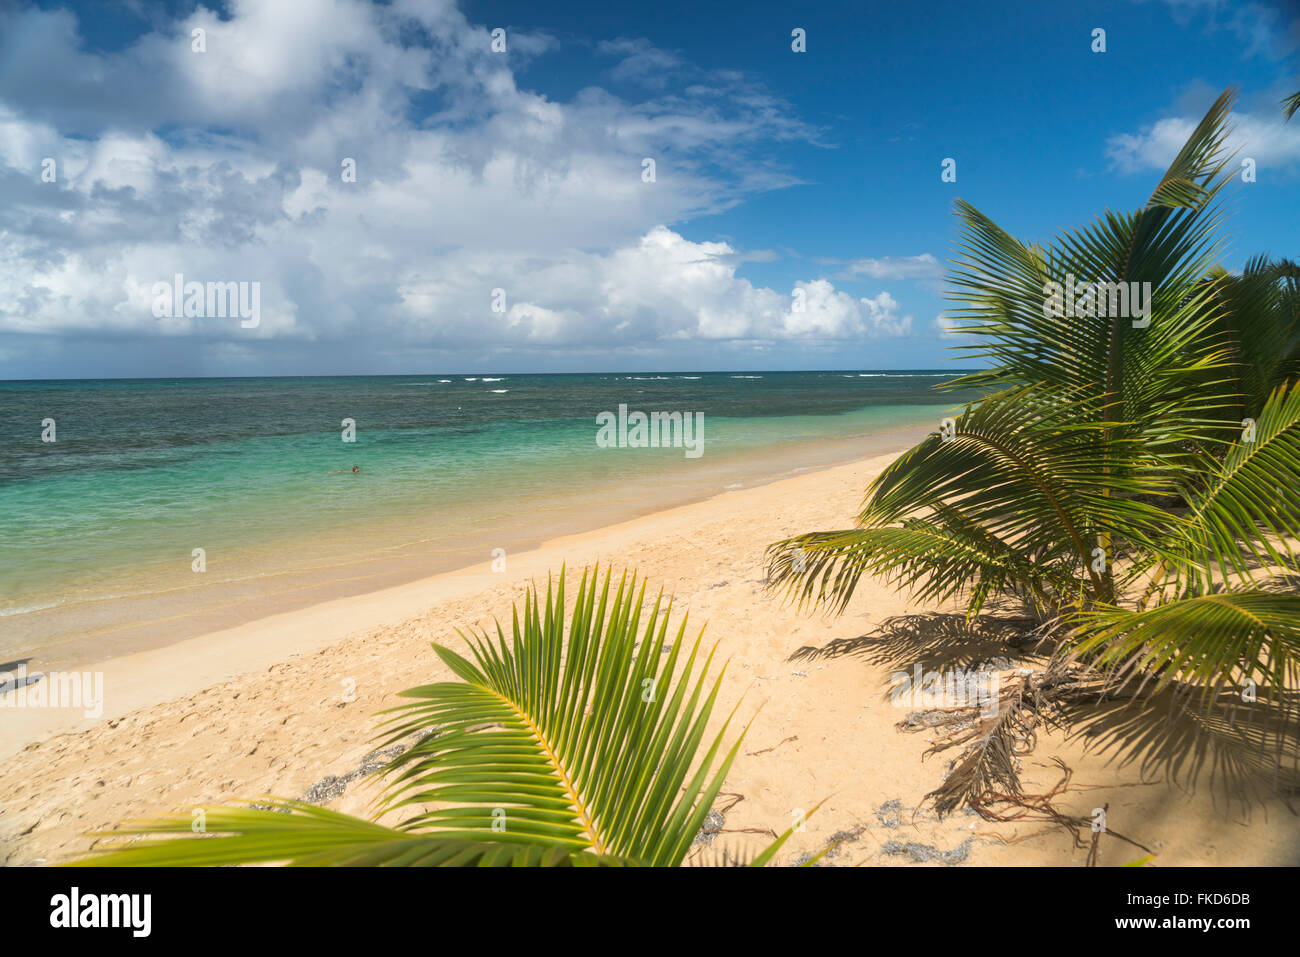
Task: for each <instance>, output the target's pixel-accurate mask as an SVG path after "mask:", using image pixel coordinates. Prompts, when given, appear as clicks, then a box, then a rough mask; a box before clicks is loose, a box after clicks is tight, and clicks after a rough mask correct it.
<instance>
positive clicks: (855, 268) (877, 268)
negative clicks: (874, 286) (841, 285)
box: [844, 253, 943, 279]
mask: <svg viewBox="0 0 1300 957" xmlns="http://www.w3.org/2000/svg"><path fill="white" fill-rule="evenodd" d="M845 266H846V268H845V270H844V275H845V277H846V278H856V277H860V276H866V277H867V278H869V279H935V278H938V277H939V276H942V275H943V264H942V263H940V262H939V260H937V259H935V258H934V256H932V255H931V254H930V253H922V254H921V255H919V256H886V257H884V258H883V259H854V260H852V261H850V262H848V263H846V264H845Z"/></svg>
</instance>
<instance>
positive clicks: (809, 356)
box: [0, 0, 1300, 378]
mask: <svg viewBox="0 0 1300 957" xmlns="http://www.w3.org/2000/svg"><path fill="white" fill-rule="evenodd" d="M921 10H922V8H920V7H917V6H915V5H911V4H901V3H869V4H867V3H812V4H807V5H799V6H792V5H790V4H775V3H746V4H743V5H742V4H700V3H691V4H673V3H655V4H645V5H640V4H614V3H607V2H603V3H593V4H588V3H580V2H573V3H565V4H548V5H543V4H536V3H527V4H525V3H505V2H465V3H461V4H459V5H458V4H455V3H450V2H415V0H394V2H392V3H388V4H382V5H373V4H367V3H360V2H350V0H295V2H294V3H291V4H290V3H266V2H255V0H242V2H230V3H226V4H217V3H212V4H210V5H209V6H206V7H205V6H199V5H196V4H193V3H149V2H147V0H131V2H125V0H124V2H103V3H86V4H71V5H69V4H60V3H39V4H28V5H23V4H18V5H16V6H14V7H13V8H12V9H10V8H8V7H6V8H5V12H0V377H3V378H31V377H84V376H133V375H149V376H157V375H177V376H180V375H265V374H370V373H386V372H393V373H408V372H409V373H424V372H452V371H488V370H491V371H508V372H522V371H548V372H563V371H604V370H662V369H677V370H698V369H732V370H738V369H755V368H758V369H805V368H932V367H937V366H940V365H941V364H942V363H943V362H944V361H945V359H946V349H947V347H948V346H949V345H951V344H952V337H951V336H945V335H944V333H943V328H942V323H941V321H940V317H941V315H942V313H943V310H944V308H945V306H946V300H945V298H944V296H943V289H942V270H943V266H944V260H945V259H946V258H947V257H948V256H950V255H951V252H952V246H953V239H954V220H953V217H952V202H953V200H954V199H956V198H958V197H960V198H963V199H965V200H967V201H969V202H972V203H974V204H975V205H976V206H977V207H979V208H980V209H982V210H983V211H984V212H986V213H987V214H989V215H990V216H992V217H993V218H994V219H995V220H997V221H998V222H999V223H1000V224H1002V225H1003V226H1004V227H1005V228H1007V229H1008V230H1010V231H1011V232H1013V233H1014V234H1016V235H1018V236H1021V237H1022V238H1025V239H1047V238H1049V237H1050V236H1051V235H1052V234H1054V233H1055V232H1056V231H1058V230H1059V229H1062V228H1066V227H1071V226H1077V225H1080V224H1082V223H1085V222H1087V221H1088V220H1090V219H1091V218H1092V217H1094V216H1095V215H1097V214H1099V213H1101V212H1102V211H1103V210H1105V209H1106V208H1108V207H1109V208H1119V209H1128V208H1133V207H1136V206H1139V205H1141V204H1142V203H1143V202H1144V201H1145V199H1146V198H1147V196H1148V195H1149V193H1150V191H1151V188H1152V186H1153V184H1154V182H1155V181H1156V179H1157V178H1158V176H1159V174H1160V171H1161V170H1162V169H1163V167H1164V165H1165V164H1166V163H1167V162H1168V160H1169V159H1170V158H1171V157H1172V155H1173V153H1174V152H1175V151H1176V150H1177V148H1178V146H1179V145H1180V144H1181V141H1182V138H1183V137H1184V136H1185V135H1186V133H1187V132H1188V131H1189V130H1190V128H1191V126H1192V125H1194V123H1195V121H1196V120H1197V119H1199V117H1200V115H1201V114H1202V113H1203V111H1204V110H1205V108H1206V107H1207V106H1208V105H1209V103H1210V102H1211V101H1212V100H1213V99H1214V97H1215V96H1216V95H1217V94H1218V93H1219V92H1220V91H1222V90H1223V89H1224V88H1226V87H1235V88H1237V89H1239V90H1240V96H1239V99H1238V102H1237V107H1236V111H1235V112H1236V116H1235V121H1236V125H1237V130H1238V132H1237V135H1236V138H1235V139H1234V142H1233V145H1234V146H1237V147H1239V148H1240V150H1241V155H1242V156H1249V157H1251V158H1253V159H1254V160H1255V161H1256V165H1257V181H1256V182H1254V183H1249V184H1246V183H1241V184H1239V186H1238V187H1237V188H1235V189H1234V190H1233V192H1232V194H1231V196H1230V198H1229V200H1228V209H1229V212H1230V215H1229V217H1228V220H1227V229H1228V231H1229V239H1230V242H1229V246H1228V252H1227V257H1226V259H1225V265H1227V266H1228V267H1229V268H1235V267H1238V266H1240V264H1241V263H1242V261H1244V259H1245V258H1246V257H1247V256H1249V255H1251V254H1254V253H1258V252H1269V253H1271V254H1273V255H1275V256H1289V257H1296V256H1300V249H1297V245H1296V231H1295V228H1294V226H1295V222H1296V221H1297V219H1300V216H1298V215H1297V214H1298V213H1300V202H1297V195H1298V193H1297V191H1298V190H1300V118H1298V119H1297V120H1293V121H1292V123H1291V124H1289V125H1286V124H1284V123H1283V122H1282V117H1281V114H1280V111H1279V109H1278V101H1279V100H1280V99H1281V98H1282V96H1284V95H1286V94H1288V93H1290V92H1293V91H1294V90H1296V89H1300V67H1298V66H1297V62H1298V55H1300V12H1298V11H1297V9H1296V7H1295V5H1294V4H1289V3H1269V2H1259V3H1231V4H1230V3H1221V2H1215V0H1146V2H1114V3H1071V4H1041V3H1031V2H1026V3H1004V4H971V3H969V2H952V3H948V2H940V3H934V4H927V5H925V7H924V13H922V12H921ZM1098 27H1100V28H1103V29H1104V30H1105V31H1106V36H1105V42H1106V50H1105V52H1104V53H1095V52H1093V50H1092V45H1093V37H1092V31H1093V29H1094V28H1098ZM496 28H501V29H504V31H505V44H506V50H505V52H504V53H500V52H494V51H493V50H492V49H491V31H492V30H494V29H496ZM795 28H801V29H803V30H804V31H806V45H807V50H806V52H803V53H795V52H793V51H792V50H791V31H792V30H793V29H795ZM196 29H197V30H202V31H203V46H204V49H203V50H201V51H198V50H195V49H194V48H193V46H194V42H193V37H194V31H195V30H196ZM945 157H952V158H954V159H955V160H956V163H957V181H956V182H955V183H945V182H942V181H941V178H940V163H941V161H942V160H943V159H944V158H945ZM345 158H348V159H353V160H355V161H356V168H357V177H356V182H343V181H342V178H341V176H340V168H341V164H342V161H343V160H344V159H345ZM646 158H652V159H654V161H655V179H654V181H653V182H645V181H644V178H643V173H642V170H643V161H644V160H645V159H646ZM48 160H53V161H54V169H55V179H54V181H53V182H48V181H43V180H42V171H43V169H45V168H46V165H45V164H46V162H47V161H48ZM177 272H180V273H182V274H183V275H184V276H185V278H186V281H199V282H205V281H206V282H222V283H225V282H237V283H238V282H244V283H254V282H255V283H257V284H258V287H259V290H260V313H259V316H258V321H257V324H256V326H253V327H248V326H247V325H246V324H244V323H241V322H240V321H239V319H238V318H228V317H224V318H223V317H208V316H201V317H195V316H190V317H186V316H165V315H164V316H159V315H157V314H156V313H157V310H156V309H155V308H154V305H155V299H156V295H155V290H154V287H155V285H156V284H158V283H159V282H160V281H165V282H168V283H170V282H171V280H172V277H173V276H174V275H175V274H176V273H177ZM495 290H501V295H500V296H499V297H497V298H496V299H494V291H495ZM796 296H797V297H799V298H800V299H801V305H803V307H804V308H803V309H802V310H801V311H794V310H793V309H792V303H793V301H794V300H795V298H796ZM494 304H495V305H496V306H497V308H498V310H499V311H494V310H493V305H494Z"/></svg>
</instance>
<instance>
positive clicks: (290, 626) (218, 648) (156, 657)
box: [0, 446, 908, 759]
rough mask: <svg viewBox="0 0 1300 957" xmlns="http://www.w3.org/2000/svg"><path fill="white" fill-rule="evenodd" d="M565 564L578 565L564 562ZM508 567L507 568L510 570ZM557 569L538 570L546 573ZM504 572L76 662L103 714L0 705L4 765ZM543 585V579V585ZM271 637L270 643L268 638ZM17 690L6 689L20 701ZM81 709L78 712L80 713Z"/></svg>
mask: <svg viewBox="0 0 1300 957" xmlns="http://www.w3.org/2000/svg"><path fill="white" fill-rule="evenodd" d="M907 447H908V446H901V447H900V448H898V449H894V450H891V451H889V452H885V453H881V454H880V455H874V456H871V457H869V458H866V459H861V460H853V461H850V462H841V463H837V464H831V465H823V466H806V467H798V468H795V469H793V470H792V472H793V474H789V473H786V474H776V475H771V476H768V477H766V478H761V479H755V480H753V484H752V485H746V486H745V487H744V488H740V489H726V490H723V491H721V492H716V493H714V494H713V495H710V496H707V497H704V498H699V499H694V500H691V501H687V502H684V503H682V504H678V505H673V506H669V507H668V508H660V509H653V510H651V511H648V512H645V513H643V514H640V515H636V516H633V517H631V518H628V519H625V520H622V521H617V522H614V523H611V524H607V525H601V526H598V527H596V528H592V529H586V530H583V531H578V532H572V533H569V534H565V535H558V536H555V537H551V538H544V539H541V540H539V541H537V542H536V543H535V544H533V545H532V547H529V548H526V549H523V550H520V551H518V552H512V553H510V554H509V555H508V557H507V573H506V576H505V577H507V578H512V577H513V576H514V574H517V571H516V569H517V567H518V566H519V565H524V566H525V567H526V568H528V569H529V574H530V575H532V576H534V577H535V576H536V575H537V574H538V572H539V562H542V561H544V557H543V556H546V555H548V554H550V553H551V552H555V551H562V550H566V549H568V548H572V547H578V548H582V547H583V546H584V545H588V544H589V543H588V542H586V541H585V540H586V539H590V538H596V539H605V538H607V537H610V536H633V537H634V536H636V535H637V534H638V532H639V531H640V529H639V527H638V525H639V524H640V523H651V524H661V523H668V524H672V523H675V522H676V521H680V520H681V519H680V517H679V516H675V515H674V514H673V513H675V512H679V511H680V510H683V509H693V508H699V507H702V506H708V505H710V504H712V503H715V502H717V501H719V500H722V499H726V498H728V497H730V496H737V495H740V494H741V493H743V492H745V491H750V490H755V489H764V488H768V487H770V486H772V485H776V484H780V483H782V482H789V481H791V480H797V479H799V478H801V477H803V476H806V475H815V474H817V473H820V472H826V471H832V470H835V469H843V468H846V467H856V466H863V465H866V466H869V467H873V471H874V470H875V469H876V468H880V467H883V466H884V465H885V464H887V463H888V462H889V461H892V460H893V459H894V458H895V457H897V456H898V455H899V454H901V453H902V452H903V451H904V450H905V449H906V448H907ZM568 564H569V567H571V568H572V567H575V565H576V563H574V562H569V563H568ZM512 566H513V567H512ZM546 571H558V565H557V566H555V567H554V568H550V567H548V568H546V569H540V573H541V575H542V576H544V575H545V573H546ZM501 579H502V575H501V573H498V572H493V571H492V570H491V565H490V563H489V562H477V563H475V564H472V565H464V566H460V567H457V568H453V569H448V570H445V571H438V572H434V573H433V574H431V575H426V576H423V577H421V578H417V579H415V580H413V581H406V582H401V583H399V584H396V585H388V586H385V587H381V588H374V589H369V590H366V591H362V592H360V593H356V594H347V595H343V596H340V597H338V598H331V599H326V600H324V601H317V602H314V603H311V604H307V605H301V606H296V607H292V608H288V609H285V610H283V611H277V612H273V613H272V614H269V615H263V616H259V617H256V618H254V619H252V620H250V621H247V622H245V623H243V624H239V625H234V626H232V627H228V628H219V629H215V630H212V631H206V632H203V633H202V634H198V635H194V636H190V637H187V638H183V639H181V640H179V641H173V642H170V643H168V644H164V645H158V646H155V647H149V648H143V649H140V650H138V651H131V652H128V653H126V654H122V655H118V656H114V657H109V658H103V659H94V660H81V661H77V662H75V663H72V664H70V665H67V666H66V667H60V668H56V669H50V670H52V671H62V672H73V673H85V672H91V673H95V674H99V673H102V674H103V684H104V687H105V688H106V689H110V688H111V689H115V690H113V691H111V692H107V691H106V693H105V698H104V701H103V708H102V714H100V715H96V716H94V717H87V716H85V715H84V713H79V712H78V710H77V709H76V708H71V709H61V708H0V715H3V716H4V717H3V720H0V759H3V758H6V757H9V756H11V755H12V754H14V753H16V752H17V751H20V750H21V749H22V748H23V747H24V746H26V745H29V744H31V743H33V742H39V741H41V740H44V739H45V738H48V737H49V736H51V735H54V734H59V733H62V732H76V731H79V730H84V729H86V728H90V727H93V726H94V725H95V724H96V723H98V722H100V721H109V720H112V719H115V718H119V717H121V716H122V715H125V714H128V713H130V712H131V711H134V710H137V709H139V708H145V707H150V706H152V705H156V704H160V703H163V702H165V701H169V700H173V699H175V698H177V697H180V696H182V695H185V694H189V693H192V692H194V691H199V690H202V689H204V688H206V687H210V686H211V685H214V684H218V683H220V682H223V681H229V680H231V679H234V678H237V677H239V676H241V675H244V674H247V673H249V672H251V671H254V670H257V669H260V668H266V667H269V666H271V665H274V664H277V663H279V662H281V661H283V660H286V659H287V658H290V657H293V656H295V655H299V654H303V653H307V652H311V651H315V650H318V649H320V648H323V647H327V646H329V645H331V644H334V643H336V642H339V641H342V640H345V639H346V638H347V637H348V636H349V635H352V634H355V633H356V632H358V631H370V630H374V629H377V628H383V627H392V626H395V625H398V624H400V623H401V622H403V621H406V620H408V619H410V618H413V617H415V616H417V615H419V614H420V612H421V611H422V610H424V609H425V608H427V607H428V606H429V605H430V604H433V603H437V602H441V601H447V600H451V599H461V598H465V597H469V596H471V595H473V594H476V593H478V592H480V591H485V590H488V589H491V588H493V587H495V586H497V585H499V584H500V583H501ZM542 580H543V581H544V577H543V578H542ZM270 635H275V636H276V638H275V640H274V641H268V640H267V638H268V636H270ZM15 660H16V661H18V660H25V661H27V662H30V663H31V664H29V665H26V666H25V668H26V672H27V673H28V674H29V675H31V674H36V673H39V672H40V671H41V666H40V664H39V661H40V659H39V658H38V657H37V656H36V655H35V654H33V655H32V656H31V657H29V658H27V659H21V658H20V659H15ZM16 693H18V692H9V694H16ZM82 710H83V711H84V709H82Z"/></svg>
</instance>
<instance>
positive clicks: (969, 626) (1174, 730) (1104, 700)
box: [790, 612, 1300, 864]
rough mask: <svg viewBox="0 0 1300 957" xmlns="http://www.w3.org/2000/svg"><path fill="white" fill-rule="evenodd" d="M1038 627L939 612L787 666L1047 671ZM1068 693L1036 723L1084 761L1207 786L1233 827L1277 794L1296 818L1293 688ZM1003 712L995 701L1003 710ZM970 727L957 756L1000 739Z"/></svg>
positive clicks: (804, 651)
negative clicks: (1266, 692)
mask: <svg viewBox="0 0 1300 957" xmlns="http://www.w3.org/2000/svg"><path fill="white" fill-rule="evenodd" d="M1035 624H1036V623H1035V622H1034V620H1033V619H1030V618H1027V617H1023V616H1019V615H1014V614H984V615H980V616H978V617H977V618H975V619H973V620H969V621H968V620H967V619H966V617H965V616H964V615H961V614H945V613H938V612H929V613H922V614H911V615H898V616H894V617H891V618H887V619H885V620H884V621H882V622H881V623H880V624H879V625H878V626H877V627H876V628H874V629H873V630H871V631H870V632H867V633H865V634H862V635H858V636H856V637H852V638H837V639H835V640H833V641H831V642H828V643H827V644H825V645H823V646H821V647H814V646H809V645H805V646H803V647H800V648H799V649H797V650H796V651H795V652H794V653H793V654H791V655H790V660H792V661H814V660H834V659H839V658H845V657H851V658H858V659H861V660H863V661H867V662H869V663H871V664H873V665H875V666H877V667H881V668H884V669H888V670H889V671H891V672H899V671H902V672H908V671H909V670H910V669H912V668H913V667H914V666H915V665H917V664H919V665H920V666H921V667H922V669H924V670H925V671H940V672H942V671H945V670H948V669H964V670H966V671H970V670H972V669H978V668H981V667H988V666H990V665H991V666H993V667H998V668H1004V669H1005V668H1027V669H1031V670H1033V671H1035V672H1037V673H1040V674H1047V673H1050V672H1051V670H1052V668H1053V667H1054V665H1053V662H1052V658H1051V655H1050V653H1049V650H1045V649H1044V648H1043V647H1042V645H1041V644H1040V643H1039V641H1038V639H1037V637H1036V635H1035V634H1034V626H1035ZM1066 690H1068V692H1069V693H1066V694H1063V695H1062V696H1061V697H1059V698H1058V699H1056V700H1054V701H1053V702H1052V703H1053V705H1054V708H1053V710H1052V713H1051V714H1050V715H1044V716H1043V718H1044V721H1043V724H1047V725H1052V726H1055V727H1059V728H1060V729H1062V730H1063V731H1064V733H1065V740H1066V741H1075V742H1080V743H1082V745H1083V747H1084V749H1085V750H1086V751H1088V752H1104V753H1105V756H1106V762H1107V764H1111V765H1114V766H1116V767H1119V768H1136V769H1137V770H1138V772H1139V774H1140V777H1141V780H1142V781H1143V782H1145V783H1158V782H1161V781H1163V782H1166V783H1168V784H1170V785H1171V786H1172V787H1173V788H1175V789H1176V790H1179V791H1183V792H1185V793H1187V794H1192V793H1194V792H1195V791H1196V790H1197V789H1198V788H1201V787H1204V788H1207V789H1208V790H1209V792H1210V794H1211V795H1212V799H1213V801H1214V805H1215V807H1220V808H1222V810H1223V811H1224V812H1225V814H1228V813H1232V812H1236V814H1237V816H1238V817H1239V819H1244V818H1245V817H1248V816H1249V815H1250V813H1251V812H1252V811H1253V810H1256V809H1257V808H1258V806H1259V805H1260V804H1261V803H1262V802H1263V801H1265V800H1267V799H1269V798H1273V797H1280V798H1281V800H1282V802H1283V804H1284V806H1285V807H1287V808H1288V809H1289V810H1290V811H1291V813H1293V814H1298V813H1300V801H1297V796H1298V795H1300V737H1298V736H1297V733H1296V730H1297V729H1296V721H1295V717H1296V715H1297V714H1300V694H1297V693H1296V692H1293V691H1291V692H1286V693H1284V694H1283V695H1281V696H1280V700H1279V696H1278V695H1274V697H1273V700H1272V701H1271V702H1267V701H1265V700H1264V699H1263V697H1262V696H1261V698H1260V700H1258V701H1256V702H1249V701H1243V700H1242V696H1241V695H1240V693H1238V692H1224V693H1221V694H1220V695H1218V696H1217V698H1216V699H1215V701H1214V702H1213V706H1212V707H1209V708H1207V707H1205V706H1204V705H1205V703H1206V702H1205V701H1204V699H1203V698H1202V697H1201V695H1202V694H1203V692H1204V689H1203V688H1192V687H1190V686H1188V685H1182V684H1178V683H1174V684H1171V685H1170V686H1169V687H1168V688H1165V689H1163V690H1160V691H1158V692H1154V693H1152V692H1150V691H1146V692H1142V691H1139V688H1138V687H1137V686H1136V684H1134V685H1130V686H1128V687H1124V688H1122V689H1119V690H1115V689H1110V690H1104V689H1101V685H1100V684H1099V683H1098V682H1095V681H1094V682H1085V683H1082V684H1079V685H1076V686H1074V687H1071V688H1069V689H1066ZM884 693H885V694H888V693H889V692H888V691H885V692H884ZM1006 705H1007V701H1006V697H1005V695H1004V697H1003V701H1002V706H1003V707H1004V708H1005V707H1006ZM949 710H953V709H949ZM957 710H960V709H957ZM969 710H970V711H971V712H974V711H975V709H974V708H970V709H969ZM968 720H969V718H968ZM974 721H975V725H976V727H975V728H974V733H973V734H972V735H971V737H970V738H969V739H968V740H969V744H968V745H967V747H966V749H965V750H964V752H963V755H969V754H970V753H971V752H972V751H974V750H976V749H978V748H979V747H980V746H981V745H983V744H986V743H987V741H988V739H991V738H994V737H996V735H997V734H998V733H999V731H1000V728H999V723H998V720H997V719H992V720H989V721H987V722H985V723H984V725H983V726H982V727H981V726H980V720H979V719H978V718H975V719H974ZM1020 753H1023V752H1020ZM962 767H963V760H962V759H960V758H959V759H958V761H956V762H955V765H954V770H953V771H952V772H950V774H949V778H948V779H947V780H945V783H944V785H943V786H941V787H940V788H939V789H938V790H936V791H935V792H932V796H936V797H941V796H942V794H943V793H944V792H945V789H948V788H950V785H951V781H952V778H953V777H954V776H955V775H957V774H959V773H960V772H961V769H962ZM983 783H984V784H989V783H1001V784H1006V783H1008V782H1006V781H996V780H995V781H993V782H989V781H985V782H983ZM965 793H966V794H967V795H968V796H970V797H974V798H976V800H975V801H974V805H975V806H976V807H979V806H980V802H981V801H982V802H985V806H987V803H988V802H990V795H988V794H987V793H984V794H981V793H980V790H979V788H973V789H968V790H967V791H966V792H965ZM1177 797H1178V795H1177V793H1174V792H1171V793H1170V794H1169V796H1168V799H1167V800H1164V801H1162V802H1160V804H1159V805H1158V806H1157V807H1156V808H1153V809H1152V814H1151V819H1152V820H1153V819H1155V818H1156V817H1161V816H1164V815H1172V814H1177V813H1179V812H1178V806H1177V805H1178V801H1177ZM936 803H937V804H938V803H940V802H938V801H937V802H936ZM1287 860H1288V862H1289V863H1292V864H1300V846H1297V847H1292V848H1290V849H1289V850H1288V853H1287Z"/></svg>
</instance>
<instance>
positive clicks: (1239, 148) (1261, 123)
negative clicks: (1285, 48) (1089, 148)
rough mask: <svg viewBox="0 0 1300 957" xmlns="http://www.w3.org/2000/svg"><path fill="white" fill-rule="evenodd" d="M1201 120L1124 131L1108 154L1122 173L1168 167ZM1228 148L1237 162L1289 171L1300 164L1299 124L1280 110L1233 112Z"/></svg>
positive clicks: (1169, 120) (1177, 120) (1182, 119)
mask: <svg viewBox="0 0 1300 957" xmlns="http://www.w3.org/2000/svg"><path fill="white" fill-rule="evenodd" d="M1199 122H1200V121H1199V119H1192V118H1191V117H1185V116H1176V117H1165V118H1164V119H1161V120H1159V121H1157V122H1155V123H1153V124H1151V125H1150V126H1146V127H1143V128H1142V130H1140V131H1139V132H1137V133H1121V134H1119V135H1117V136H1112V137H1111V138H1110V139H1109V140H1107V142H1106V156H1107V157H1108V158H1109V159H1110V160H1111V163H1112V165H1113V166H1114V168H1116V169H1118V170H1119V171H1120V172H1122V173H1135V172H1142V171H1145V170H1159V171H1161V172H1163V171H1164V170H1166V169H1168V168H1169V164H1170V163H1171V162H1173V159H1174V157H1175V156H1177V155H1178V152H1179V150H1181V149H1182V148H1183V144H1184V143H1186V142H1187V138H1188V137H1189V136H1190V135H1191V134H1192V131H1193V130H1195V129H1196V126H1197V123H1199ZM1231 123H1232V127H1233V130H1232V133H1231V135H1230V136H1229V137H1228V142H1227V148H1228V149H1229V150H1230V151H1231V150H1235V151H1236V152H1237V156H1236V159H1235V160H1234V162H1238V163H1239V162H1240V161H1241V160H1242V159H1245V158H1247V157H1249V158H1251V159H1253V160H1255V163H1256V165H1257V166H1258V167H1260V168H1273V169H1283V170H1290V169H1292V168H1293V167H1295V166H1296V165H1297V164H1300V125H1297V124H1296V123H1295V122H1292V123H1289V124H1287V123H1284V122H1283V120H1282V113H1281V110H1280V109H1278V110H1277V111H1276V112H1275V113H1273V114H1271V115H1270V114H1259V113H1234V114H1233V115H1232V117H1231Z"/></svg>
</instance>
